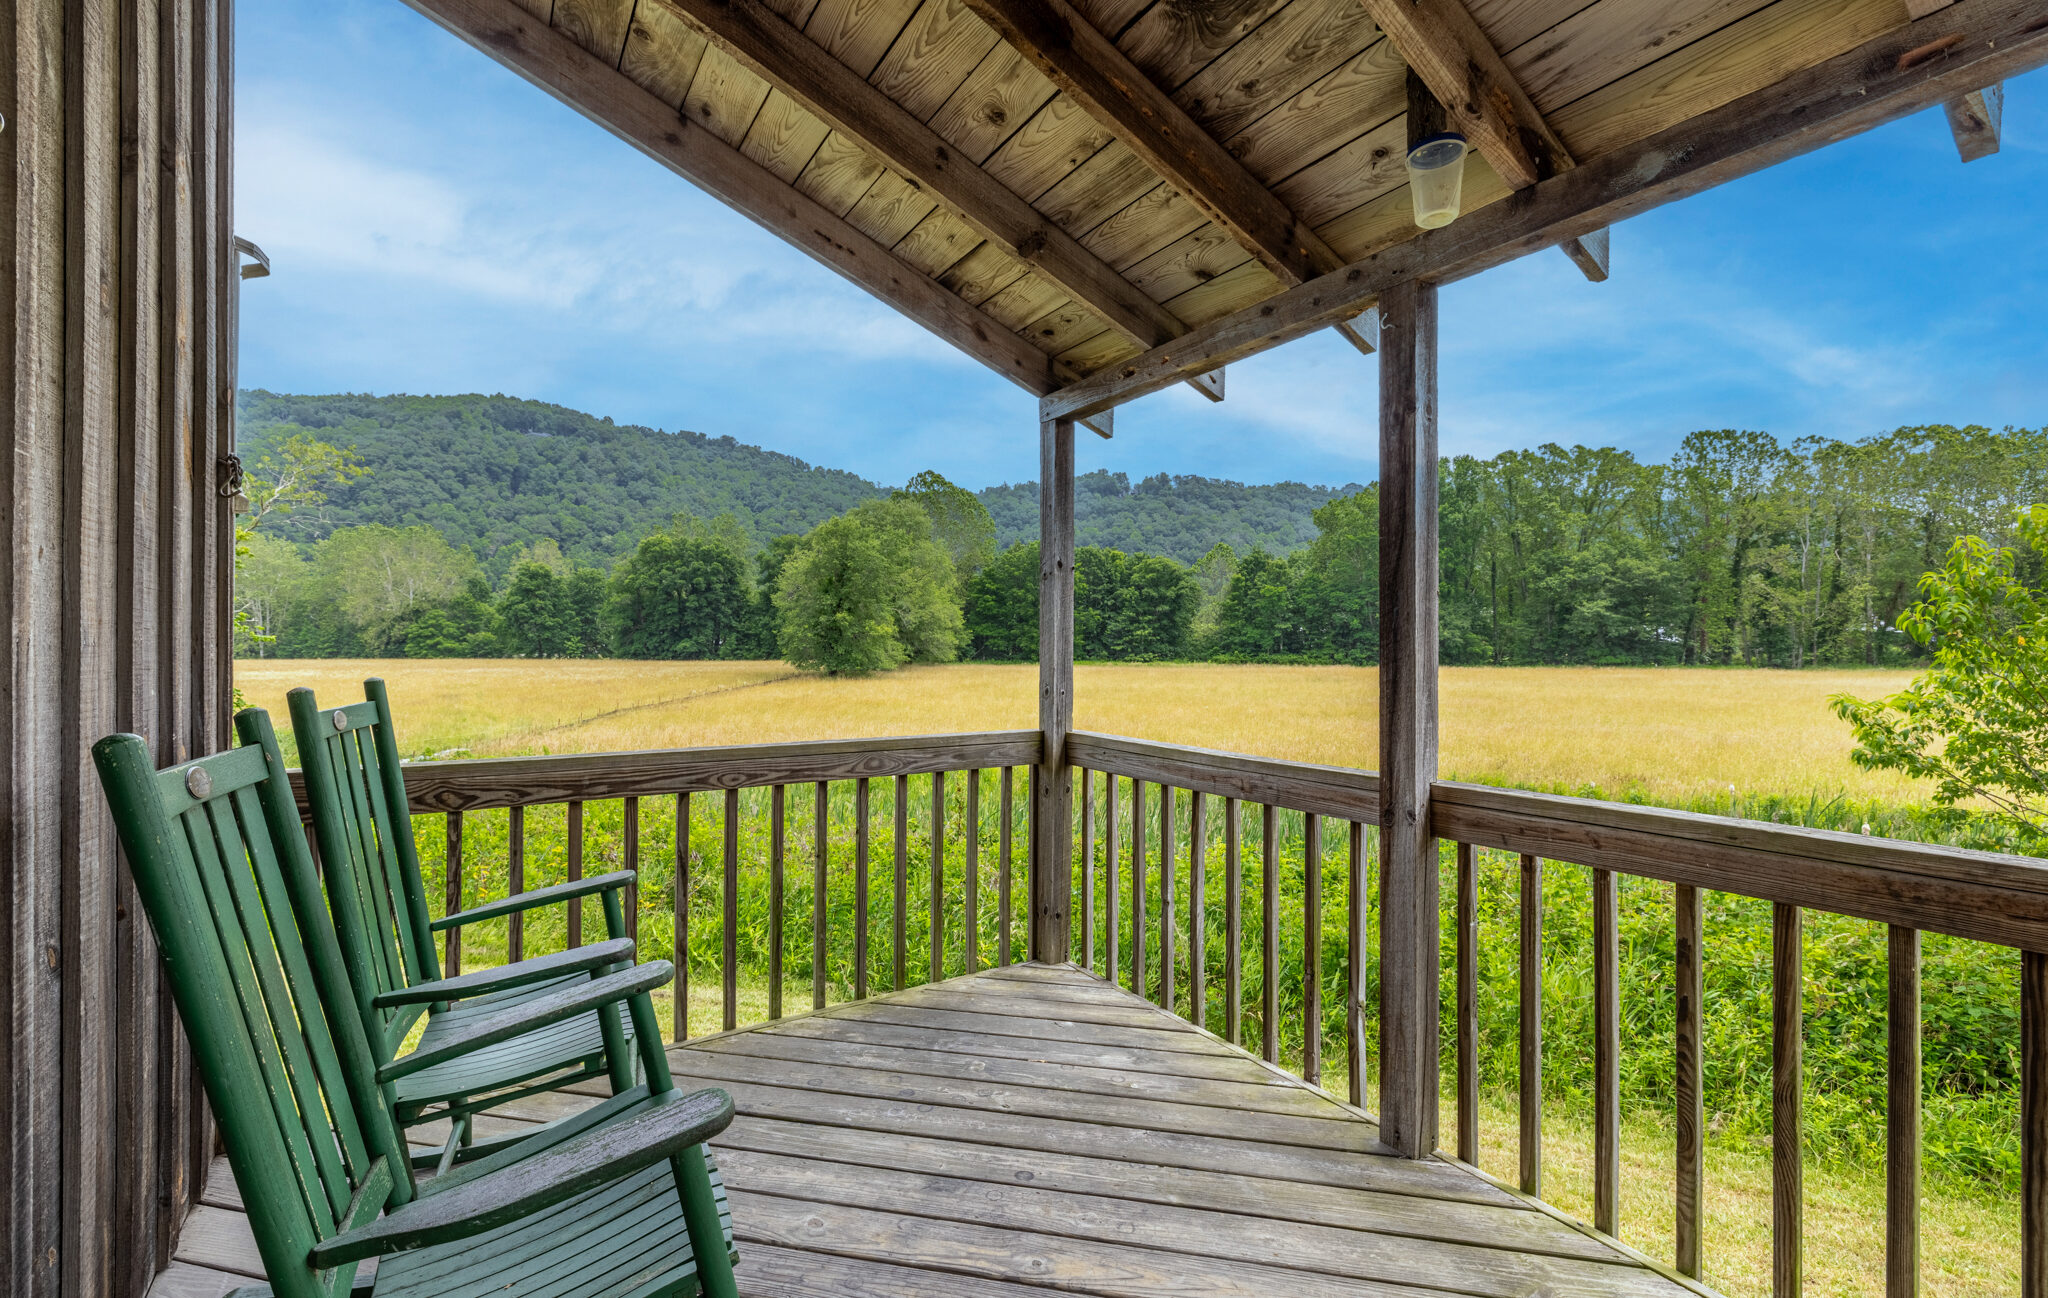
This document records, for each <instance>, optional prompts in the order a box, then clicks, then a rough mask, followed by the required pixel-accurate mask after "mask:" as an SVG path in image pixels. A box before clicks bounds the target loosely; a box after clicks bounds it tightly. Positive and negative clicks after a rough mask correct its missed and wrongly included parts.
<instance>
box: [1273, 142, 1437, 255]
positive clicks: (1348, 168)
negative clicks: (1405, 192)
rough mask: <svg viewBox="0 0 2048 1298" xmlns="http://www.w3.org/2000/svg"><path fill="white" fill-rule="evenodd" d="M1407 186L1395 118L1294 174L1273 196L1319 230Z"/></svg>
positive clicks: (1403, 152)
mask: <svg viewBox="0 0 2048 1298" xmlns="http://www.w3.org/2000/svg"><path fill="white" fill-rule="evenodd" d="M1407 184H1408V129H1407V123H1406V121H1405V120H1402V119H1396V120H1394V121H1391V122H1386V123H1383V124H1381V125H1380V126H1378V127H1376V128H1375V129H1373V130H1370V131H1367V132H1366V133H1365V134H1364V135H1361V136H1359V137H1358V138H1357V139H1355V140H1353V141H1352V142H1351V143H1349V144H1347V145H1345V146H1344V147H1343V148H1341V149H1339V150H1337V151H1336V152H1335V153H1333V154H1331V155H1330V156H1329V157H1327V158H1324V159H1322V160H1321V161H1320V162H1316V163H1314V164H1312V165H1310V166H1307V167H1304V168H1302V169H1301V170H1300V171H1297V172H1295V173H1294V174H1293V175H1292V176H1289V177H1288V178H1287V179H1286V180H1283V181H1281V182H1280V183H1279V184H1277V185H1275V186H1274V187H1273V192H1274V193H1276V194H1278V195H1279V196H1280V200H1281V201H1282V202H1284V203H1286V204H1287V205H1288V206H1289V207H1291V208H1293V209H1294V210H1295V212H1297V213H1298V214H1300V216H1301V219H1302V220H1304V221H1307V222H1308V223H1309V224H1310V225H1313V226H1316V227H1318V228H1321V227H1322V226H1323V225H1325V224H1327V223H1329V222H1331V221H1334V220H1336V219H1337V218H1338V217H1340V216H1342V215H1344V213H1346V212H1349V211H1351V210H1352V209H1353V208H1356V207H1359V206H1362V205H1363V204H1365V203H1368V202H1371V201H1372V200H1373V199H1375V198H1378V197H1379V196H1380V195H1381V194H1384V193H1387V192H1388V191H1390V190H1393V189H1397V188H1403V187H1405V186H1406V185H1407ZM1411 224H1412V222H1411Z"/></svg>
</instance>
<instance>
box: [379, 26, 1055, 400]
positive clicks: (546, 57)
mask: <svg viewBox="0 0 2048 1298" xmlns="http://www.w3.org/2000/svg"><path fill="white" fill-rule="evenodd" d="M411 3H412V7H413V8H415V9H417V10H419V11H420V12H422V13H424V14H426V15H427V16H428V17H429V18H431V19H433V20H434V21H436V22H438V23H439V24H441V25H442V26H443V27H445V28H447V29H448V30H450V31H451V32H453V33H455V34H456V35H457V36H459V37H461V38H462V39H463V40H465V41H467V42H469V43H470V44H471V45H473V46H475V47H476V48H477V49H478V50H480V51H482V52H483V53H484V54H486V55H488V56H490V57H491V58H493V59H495V60H496V61H498V62H499V63H502V64H504V65H505V66H507V67H509V68H511V69H512V70H513V71H515V72H517V73H519V74H520V75H521V76H524V77H525V78H527V79H528V80H529V81H532V82H533V83H534V84H536V85H538V86H540V87H542V88H543V89H545V90H547V91H548V92H550V93H551V94H553V95H555V96H556V97H557V98H559V99H561V100H562V101H563V102H564V103H566V104H569V105H570V106H572V107H574V108H576V109H577V110H578V111H580V112H582V113H584V114H585V115H587V116H589V117H590V118H591V119H593V120H594V121H596V122H598V123H599V124H600V125H602V126H604V127H605V128H606V129H607V130H609V131H611V132H612V133H613V134H615V135H617V136H618V137H620V138H621V139H623V140H625V141H627V142H628V143H630V144H632V145H634V146H635V147H637V148H639V149H640V150H641V151H642V152H644V153H646V154H647V155H649V156H650V157H652V158H654V159H655V160H656V161H658V162H661V163H662V164H664V165H665V166H667V167H669V168H671V169H672V170H674V171H676V172H677V173H679V174H680V175H682V176H684V177H685V178H687V179H689V180H690V181H691V182H693V183H694V184H696V185H698V186H700V187H701V188H703V189H704V190H706V191H707V192H709V193H710V194H711V195H712V196H713V197H714V198H717V199H719V200H720V201H721V202H724V203H726V204H727V205H728V206H730V207H732V208H734V209H735V210H737V211H739V212H740V213H742V214H743V215H745V216H747V217H749V218H750V219H752V220H753V221H755V222H757V223H758V224H760V225H762V226H763V227H765V228H766V229H768V230H770V231H771V232H773V233H775V234H777V235H778V236H780V237H781V238H783V239H785V240H786V241H788V242H789V243H790V244H791V245H793V246H794V247H796V248H798V249H800V250H802V251H803V252H804V253H806V254H808V255H809V256H811V257H813V258H815V259H816V260H817V261H819V262H820V263H822V264H823V265H825V266H827V267H830V268H831V269H833V270H835V271H837V272H838V273H839V274H841V275H843V276H844V277H846V278H847V279H848V280H850V281H852V282H853V283H854V284H856V285H858V286H859V287H860V288H862V289H864V290H866V291H867V292H869V293H871V294H873V295H874V296H875V297H877V298H879V299H880V300H882V301H883V302H885V303H887V304H889V305H890V306H892V307H894V308H895V309H896V310H898V311H901V312H902V313H903V314H905V315H906V316H908V317H909V318H911V319H912V320H915V321H917V322H918V323H919V324H921V325H923V326H924V327H925V328H927V329H930V330H931V331H932V332H933V333H935V334H936V335H938V336H939V337H940V338H941V339H943V340H944V341H946V342H948V343H951V344H952V345H953V346H955V347H957V348H959V349H960V350H961V351H962V352H964V353H965V354H967V355H969V356H972V357H973V358H974V359H976V360H978V361H980V362H982V363H983V364H985V365H987V366H988V367H989V368H991V369H993V370H995V371H996V372H997V373H999V374H1001V375H1003V376H1004V377H1005V378H1007V379H1009V380H1010V381H1012V382H1014V383H1016V384H1018V385H1019V386H1020V387H1023V388H1025V389H1026V390H1027V391H1031V392H1035V393H1044V392H1046V391H1049V390H1050V388H1051V386H1052V373H1051V367H1050V365H1049V364H1048V363H1047V362H1046V359H1045V356H1044V354H1043V353H1042V352H1040V351H1038V350H1037V349H1036V348H1034V347H1032V346H1030V344H1029V343H1028V342H1026V341H1025V340H1022V339H1019V338H1017V337H1016V336H1015V335H1014V334H1012V333H1009V332H1008V331H1006V330H1003V329H999V328H995V327H993V322H992V321H991V320H990V319H989V318H988V317H987V316H985V315H983V314H982V313H981V312H980V311H978V310H977V309H975V308H974V307H973V306H971V305H969V304H968V303H966V302H963V301H962V300H961V299H960V298H958V297H956V296H955V295H954V294H952V293H951V292H949V291H947V290H946V288H945V287H944V286H942V285H940V284H939V283H938V282H936V281H935V280H932V279H931V278H929V277H928V276H926V275H923V274H921V273H919V272H918V271H916V270H913V269H911V268H910V267H908V266H905V265H904V264H903V263H902V262H900V261H898V260H897V259H896V258H895V257H894V256H893V255H891V254H890V252H889V251H888V249H887V248H885V247H881V246H879V245H878V244H877V243H876V242H875V241H874V240H871V239H868V238H866V237H865V236H863V235H862V234H861V233H860V232H859V231H858V230H856V229H854V228H852V227H851V226H849V225H848V224H847V223H846V222H845V221H843V220H841V219H840V218H839V217H838V216H837V215H835V214H834V213H833V212H831V211H829V210H827V209H826V208H824V207H822V206H820V205H819V204H818V203H816V202H814V201H813V200H811V199H810V198H808V197H806V196H805V195H803V194H802V193H800V192H799V191H798V190H796V189H794V188H792V187H791V186H789V185H786V184H783V183H782V182H780V181H778V180H777V179H775V177H773V176H771V175H769V174H768V173H767V172H766V171H764V170H762V168H761V167H760V166H759V165H757V164H756V163H754V162H752V161H751V160H749V159H748V158H747V157H746V156H745V155H743V154H741V153H740V152H739V151H738V150H737V149H734V148H732V147H730V145H729V144H727V143H725V142H723V141H721V140H720V139H718V138H717V137H716V136H715V135H714V134H713V133H712V132H711V131H709V130H708V129H706V128H703V127H701V126H699V125H698V124H697V123H696V122H695V121H693V120H691V119H690V118H688V117H685V116H681V115H679V114H678V113H677V111H676V109H675V106H674V105H673V104H670V103H668V102H665V101H664V100H663V99H662V98H661V97H659V96H657V95H655V94H653V93H651V92H649V91H647V90H645V89H643V88H642V87H640V86H639V85H637V84H635V83H634V82H633V81H632V80H630V79H629V78H627V77H626V76H625V75H624V74H623V73H621V72H620V71H619V70H618V69H617V68H616V67H615V66H613V65H611V64H608V63H606V62H604V61H603V60H602V59H600V58H597V57H595V56H593V55H591V54H590V53H588V52H587V51H586V50H584V49H583V48H582V47H581V46H580V45H578V44H577V43H576V42H575V41H573V40H571V39H570V38H569V37H568V36H566V35H565V34H563V33H561V32H559V31H556V30H554V29H552V28H550V27H548V26H547V25H546V24H544V23H541V22H538V21H536V20H535V19H534V18H533V16H532V15H531V14H529V13H527V12H526V11H525V10H524V9H522V8H520V7H519V5H518V4H516V3H514V0H411Z"/></svg>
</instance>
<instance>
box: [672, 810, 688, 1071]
mask: <svg viewBox="0 0 2048 1298" xmlns="http://www.w3.org/2000/svg"><path fill="white" fill-rule="evenodd" d="M671 954H673V956H674V957H675V959H674V964H675V967H676V1000H675V1031H674V1037H675V1039H676V1040H677V1041H688V1040H689V1039H690V795H689V794H687V793H678V794H677V795H676V880H675V946H674V949H673V951H672V952H671Z"/></svg>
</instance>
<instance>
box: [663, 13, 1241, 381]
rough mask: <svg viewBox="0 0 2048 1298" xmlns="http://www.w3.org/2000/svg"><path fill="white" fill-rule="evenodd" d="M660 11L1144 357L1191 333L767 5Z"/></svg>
mask: <svg viewBox="0 0 2048 1298" xmlns="http://www.w3.org/2000/svg"><path fill="white" fill-rule="evenodd" d="M657 2H658V3H660V4H661V5H663V6H664V7H665V8H667V9H668V10H670V11H671V12H673V13H674V14H675V15H676V16H677V17H678V18H680V19H682V20H683V21H684V22H686V23H688V24H689V25H690V26H691V27H693V28H694V29H696V30H697V31H698V32H699V33H701V34H702V35H703V36H704V37H705V39H707V40H709V41H710V42H711V43H712V44H714V45H717V46H718V47H719V48H721V49H723V50H725V51H727V52H728V53H730V54H731V55H732V56H733V57H734V58H736V59H738V60H739V61H740V62H741V63H742V64H744V65H745V66H746V67H747V68H748V69H749V70H751V71H752V72H753V73H755V75H757V76H759V77H760V78H761V79H762V80H764V81H766V82H767V83H768V84H769V85H772V86H774V87H775V88H776V89H778V90H780V91H782V93H784V94H785V95H788V96H789V97H790V98H791V99H793V100H795V101H796V102H797V103H799V104H801V105H802V106H803V107H804V108H805V109H806V110H808V111H809V112H811V113H812V114H814V115H815V116H817V117H818V118H820V119H822V120H823V121H824V122H825V123H826V124H827V125H829V126H831V127H832V128H833V129H835V130H837V131H838V132H839V133H840V134H842V135H845V136H846V137H848V138H849V139H852V140H856V141H858V142H859V143H860V144H861V145H862V146H863V147H865V148H866V149H868V150H869V151H870V152H872V153H873V154H874V155H875V156H876V157H878V158H880V159H881V160H882V161H883V162H885V163H887V164H888V165H889V166H891V167H893V168H895V169H896V170H897V171H898V172H900V173H902V174H903V175H904V176H905V177H907V178H909V179H910V180H911V181H912V182H913V183H915V184H917V185H919V186H920V187H922V188H923V189H924V190H925V191H926V192H927V193H929V194H931V195H932V196H933V197H934V198H937V199H938V200H939V201H940V202H941V203H943V204H945V205H946V206H947V207H949V208H951V209H952V210H953V211H954V212H956V213H958V214H959V216H960V218H961V219H962V220H964V221H965V222H966V223H967V224H968V225H969V226H970V227H972V228H973V230H974V232H975V233H976V234H978V235H980V236H981V237H982V238H984V239H986V240H988V241H989V242H990V243H992V244H994V245H995V246H996V247H998V248H1000V249H1002V250H1003V251H1004V252H1005V253H1008V254H1009V255H1010V256H1012V257H1015V258H1017V259H1018V260H1019V261H1022V262H1024V263H1025V264H1027V265H1029V266H1031V267H1033V268H1034V269H1036V270H1037V271H1038V273H1039V274H1041V275H1043V276H1044V277H1045V278H1046V279H1047V280H1048V281H1050V282H1051V283H1053V284H1056V285H1058V286H1059V288H1060V289H1061V291H1063V292H1065V293H1067V294H1068V295H1069V296H1071V297H1072V298H1073V299H1074V300H1075V301H1076V302H1078V303H1080V304H1081V305H1082V306H1085V307H1087V308H1088V309H1089V310H1091V311H1093V312H1094V313H1095V314H1096V315H1097V316H1099V317H1101V319H1102V321H1103V323H1105V324H1107V325H1108V326H1109V327H1110V328H1112V329H1114V330H1116V331H1117V332H1118V333H1120V334H1122V335H1123V336H1124V337H1125V338H1127V339H1129V340H1130V341H1131V342H1133V343H1135V344H1137V345H1138V346H1139V347H1140V348H1145V347H1154V346H1157V345H1158V344H1160V343H1163V342H1165V341H1167V340H1168V339H1170V338H1178V337H1180V336H1181V335H1182V334H1184V333H1186V332H1187V331H1188V327H1187V325H1186V324H1185V323H1184V322H1183V321H1182V320H1181V319H1180V318H1179V317H1178V316H1175V315H1174V314H1173V313H1172V312H1171V311H1168V310H1167V309H1166V308H1165V307H1163V306H1161V305H1159V303H1157V302H1155V301H1153V300H1152V299H1151V298H1150V297H1148V296H1147V295H1146V294H1145V293H1144V292H1143V291H1142V290H1141V289H1139V288H1138V287H1137V286H1136V285H1134V284H1132V283H1131V282H1130V281H1129V280H1126V279H1125V278H1124V277H1123V276H1122V275H1119V274H1118V273H1117V272H1116V271H1115V270H1113V269H1112V268H1111V267H1110V265H1109V263H1107V262H1105V261H1103V260H1102V259H1101V258H1100V257H1097V256H1096V255H1095V254H1094V253H1092V252H1090V251H1088V250H1087V249H1086V248H1084V247H1082V246H1081V243H1080V241H1079V240H1078V239H1075V238H1074V237H1073V236H1072V235H1070V234H1068V233H1067V232H1066V231H1065V230H1062V229H1061V228H1060V227H1059V226H1058V225H1055V224H1054V223H1053V222H1051V221H1048V220H1046V219H1045V217H1043V216H1041V215H1040V214H1039V212H1038V210H1037V209H1036V208H1034V207H1032V206H1031V204H1029V203H1027V202H1025V201H1024V200H1023V199H1022V198H1020V197H1018V196H1017V195H1016V194H1015V193H1013V192H1012V191H1011V190H1010V189H1009V188H1008V187H1006V186H1005V185H1003V183H1002V182H1001V181H999V180H997V179H996V178H995V177H993V176H991V175H989V174H988V172H986V171H984V170H982V169H981V168H980V167H978V166H976V165H975V164H974V163H973V162H972V161H970V160H969V159H967V158H964V157H962V156H961V155H960V152H959V151H958V150H957V149H955V148H953V147H952V146H951V145H949V144H948V143H947V142H946V141H945V140H944V139H943V138H941V137H940V135H939V133H938V132H937V131H934V130H932V129H931V127H929V126H927V125H925V124H924V123H923V122H922V121H920V120H918V118H917V117H916V116H915V115H913V114H912V113H910V112H908V111H906V110H905V109H904V108H903V107H902V106H901V105H899V104H897V103H896V102H895V101H894V100H892V99H890V98H889V96H888V95H887V94H885V93H883V92H882V91H880V90H878V89H876V88H875V87H874V86H873V85H870V84H869V83H868V81H867V80H866V79H865V78H863V77H862V76H861V75H860V74H859V73H857V72H855V71H854V70H853V69H852V68H849V67H847V66H846V65H845V64H844V63H841V62H840V61H839V60H838V59H836V58H834V57H833V56H832V55H831V54H829V53H827V52H826V51H825V50H824V49H823V48H821V47H820V46H819V45H818V43H817V42H815V41H813V40H811V39H810V38H809V37H808V36H805V35H804V34H803V32H801V31H800V30H798V29H797V28H796V27H795V26H794V25H793V24H791V23H790V22H789V20H787V19H785V18H784V17H782V16H781V15H780V14H778V13H776V12H775V11H773V10H772V9H770V8H768V7H767V6H766V5H764V4H762V3H760V0H657ZM1191 383H1192V386H1193V387H1194V388H1195V390H1196V391H1198V392H1200V393H1201V394H1202V395H1203V396H1205V397H1208V398H1209V399H1210V400H1212V401H1220V400H1222V385H1221V384H1220V383H1216V384H1204V383H1193V382H1192V381H1191Z"/></svg>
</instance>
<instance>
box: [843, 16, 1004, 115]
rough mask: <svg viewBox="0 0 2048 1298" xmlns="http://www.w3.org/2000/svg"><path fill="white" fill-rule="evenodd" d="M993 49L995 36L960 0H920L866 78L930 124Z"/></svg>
mask: <svg viewBox="0 0 2048 1298" xmlns="http://www.w3.org/2000/svg"><path fill="white" fill-rule="evenodd" d="M995 47H996V34H995V33H994V32H992V31H990V30H989V28H988V24H987V23H985V22H983V21H982V20H981V19H979V18H977V17H975V16H974V11H973V10H971V9H969V8H968V7H967V6H966V4H965V3H963V0H925V3H924V4H923V5H921V6H919V8H918V11H917V13H916V15H915V16H913V17H912V18H911V20H910V25H909V26H907V27H905V28H904V29H903V34H902V35H901V36H898V37H897V38H896V43H895V44H894V45H891V46H890V47H889V52H888V53H887V54H885V55H883V56H882V61H881V63H880V64H879V65H877V66H876V68H875V71H874V73H873V75H871V76H870V77H869V78H868V81H869V82H870V83H872V84H873V85H874V87H875V89H877V90H879V91H881V92H882V93H883V94H885V95H887V96H889V98H890V99H892V100H894V101H895V102H896V104H897V106H898V107H900V108H902V109H903V111H905V112H907V113H909V114H910V115H911V116H913V117H915V118H917V120H919V121H921V122H929V121H930V120H931V118H932V114H934V113H936V112H938V111H939V109H940V107H942V106H943V105H944V104H945V102H946V99H947V97H948V96H950V95H951V94H952V93H953V92H954V91H956V90H958V89H959V88H960V86H961V84H962V83H963V82H964V81H965V80H966V79H967V77H968V75H969V74H970V73H972V72H973V70H974V69H975V67H976V66H977V65H979V64H980V62H981V61H982V59H984V58H986V57H988V52H989V51H990V50H992V49H994V48H995Z"/></svg>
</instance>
